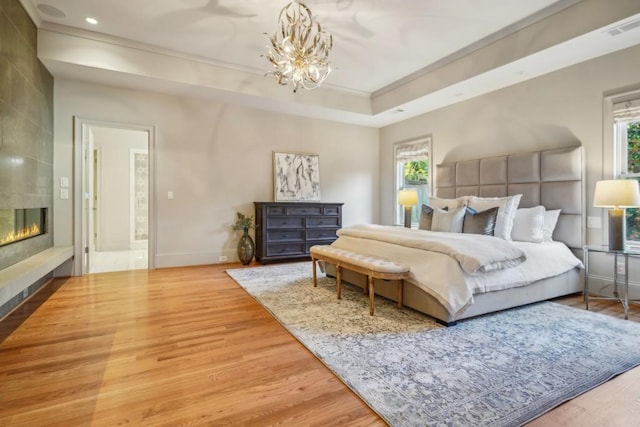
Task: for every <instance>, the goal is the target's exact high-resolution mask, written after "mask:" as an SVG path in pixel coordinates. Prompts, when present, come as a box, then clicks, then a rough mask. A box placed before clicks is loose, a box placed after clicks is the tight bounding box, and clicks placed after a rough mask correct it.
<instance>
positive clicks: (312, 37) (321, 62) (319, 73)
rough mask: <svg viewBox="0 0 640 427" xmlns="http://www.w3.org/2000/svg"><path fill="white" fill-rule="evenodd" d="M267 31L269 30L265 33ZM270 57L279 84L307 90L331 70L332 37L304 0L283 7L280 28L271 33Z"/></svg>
mask: <svg viewBox="0 0 640 427" xmlns="http://www.w3.org/2000/svg"><path fill="white" fill-rule="evenodd" d="M265 34H266V33H265ZM269 40H271V46H267V49H268V52H267V55H266V56H267V58H268V59H269V62H271V64H272V65H273V67H274V68H275V70H274V71H270V72H268V73H267V74H266V75H268V74H272V75H273V76H274V77H275V78H276V81H277V82H278V84H281V85H287V84H289V83H291V84H292V85H293V91H294V92H296V91H297V90H298V89H299V88H300V87H303V88H305V89H307V90H312V89H316V88H318V87H319V86H320V85H321V84H322V82H323V81H324V80H325V79H326V78H327V76H328V75H329V73H330V72H331V64H330V63H329V60H328V56H329V52H330V51H331V48H332V47H333V37H332V36H331V34H329V33H327V32H326V31H324V30H323V29H322V27H321V26H320V24H319V23H318V22H317V21H316V20H315V18H314V17H313V15H312V14H311V10H310V9H309V8H308V7H307V6H306V5H305V4H303V3H297V2H295V1H292V2H291V3H289V4H288V5H286V6H285V7H284V8H282V10H281V11H280V16H279V17H278V29H277V30H276V32H275V34H274V35H273V37H269Z"/></svg>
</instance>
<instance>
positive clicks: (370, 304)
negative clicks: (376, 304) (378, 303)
mask: <svg viewBox="0 0 640 427" xmlns="http://www.w3.org/2000/svg"><path fill="white" fill-rule="evenodd" d="M368 282H369V314H370V315H371V316H373V297H375V295H376V293H375V292H374V291H373V276H371V275H370V276H369V280H368Z"/></svg>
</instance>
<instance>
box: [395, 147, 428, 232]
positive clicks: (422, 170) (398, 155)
mask: <svg viewBox="0 0 640 427" xmlns="http://www.w3.org/2000/svg"><path fill="white" fill-rule="evenodd" d="M394 161H395V169H396V188H395V192H396V194H395V197H394V200H395V205H396V210H395V212H396V214H395V222H396V224H404V208H403V207H402V206H399V205H398V203H397V201H398V192H399V191H400V190H403V189H415V191H416V192H417V193H418V205H417V206H414V207H413V209H412V213H411V223H412V224H417V223H418V222H419V220H420V206H421V205H422V204H423V203H424V204H426V203H427V201H428V199H429V182H430V173H431V138H425V139H420V140H416V141H412V142H406V143H402V144H396V145H395V148H394Z"/></svg>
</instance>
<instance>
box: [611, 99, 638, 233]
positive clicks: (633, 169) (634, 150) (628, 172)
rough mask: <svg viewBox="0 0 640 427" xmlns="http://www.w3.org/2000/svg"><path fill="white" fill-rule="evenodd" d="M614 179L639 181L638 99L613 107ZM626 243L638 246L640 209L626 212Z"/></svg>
mask: <svg viewBox="0 0 640 427" xmlns="http://www.w3.org/2000/svg"><path fill="white" fill-rule="evenodd" d="M613 138H614V144H615V152H616V156H615V157H616V170H615V175H616V178H626V179H636V180H640V99H635V100H630V101H625V102H621V103H616V104H614V105H613ZM626 220H627V222H626V228H627V241H628V243H629V244H631V245H638V246H640V209H637V208H634V209H627V210H626Z"/></svg>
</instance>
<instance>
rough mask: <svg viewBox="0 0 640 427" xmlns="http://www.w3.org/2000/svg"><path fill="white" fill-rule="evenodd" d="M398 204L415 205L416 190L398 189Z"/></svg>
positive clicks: (416, 198)
mask: <svg viewBox="0 0 640 427" xmlns="http://www.w3.org/2000/svg"><path fill="white" fill-rule="evenodd" d="M398 204H399V205H402V206H413V205H417V204H418V192H417V191H415V190H400V192H399V193H398Z"/></svg>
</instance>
